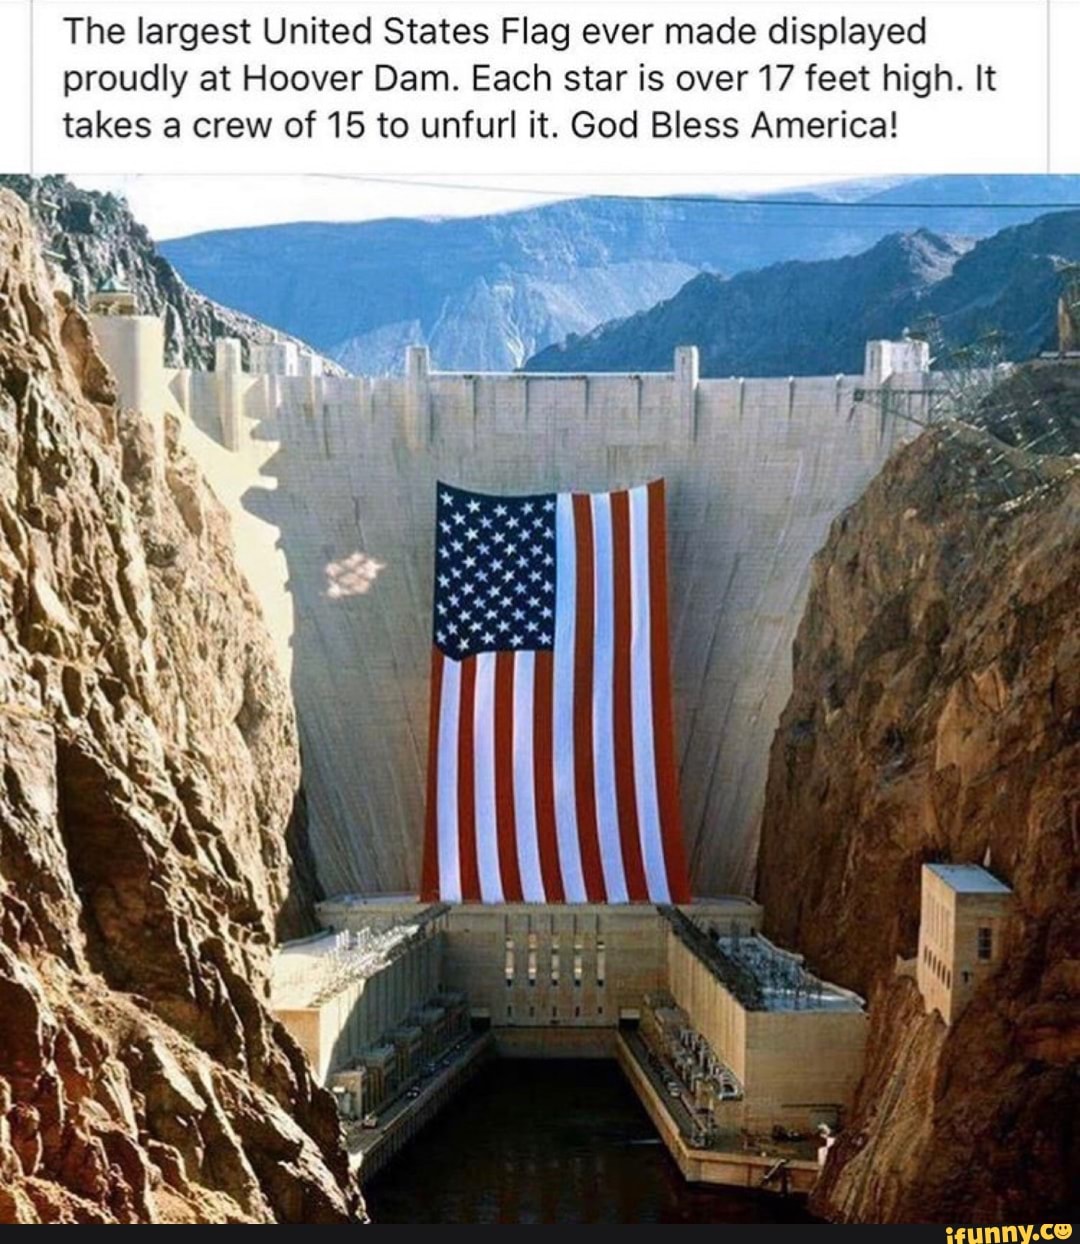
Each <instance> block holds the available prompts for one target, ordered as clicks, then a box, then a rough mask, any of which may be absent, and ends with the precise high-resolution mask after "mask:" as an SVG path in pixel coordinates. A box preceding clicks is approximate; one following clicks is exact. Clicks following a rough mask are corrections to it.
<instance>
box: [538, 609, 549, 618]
mask: <svg viewBox="0 0 1080 1244" xmlns="http://www.w3.org/2000/svg"><path fill="white" fill-rule="evenodd" d="M540 616H541V617H542V618H545V619H546V618H550V617H551V610H550V609H547V608H544V609H541V610H540Z"/></svg>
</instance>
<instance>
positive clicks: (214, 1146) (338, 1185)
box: [0, 189, 360, 1223]
mask: <svg viewBox="0 0 1080 1244" xmlns="http://www.w3.org/2000/svg"><path fill="white" fill-rule="evenodd" d="M177 432H178V429H177V426H176V424H175V423H172V422H169V423H161V424H159V425H158V426H157V427H155V426H153V425H152V424H151V422H150V421H149V420H148V419H146V418H143V417H142V416H141V415H139V414H135V413H133V412H130V411H127V410H123V409H121V408H120V407H119V406H118V404H117V402H116V394H115V390H114V382H113V379H112V377H111V375H110V374H109V372H108V371H107V369H106V367H105V366H104V364H103V362H102V359H101V358H100V357H99V355H98V353H97V348H96V346H95V344H94V341H93V339H92V337H91V335H90V332H89V327H88V324H87V321H86V320H85V319H84V318H83V317H82V315H81V314H80V313H79V312H78V311H77V310H75V309H74V307H73V306H72V305H71V304H70V303H69V302H68V301H67V299H66V298H63V297H62V296H61V297H59V298H58V297H57V295H56V294H55V293H54V291H53V288H52V284H51V279H50V277H49V274H48V273H47V271H46V269H45V267H44V264H43V262H42V260H41V258H40V255H39V253H38V249H37V239H36V236H35V232H34V229H33V227H32V225H31V222H30V219H29V217H28V215H27V213H26V211H25V209H24V207H23V206H22V204H21V203H19V201H18V200H17V199H16V198H15V197H14V196H12V195H11V194H9V193H8V192H6V191H4V190H2V189H0V771H2V777H3V780H2V782H0V1222H7V1223H10V1222H59V1223H136V1222H158V1223H161V1222H172V1223H190V1222H214V1223H223V1222H255V1223H270V1222H295V1221H305V1222H327V1223H329V1222H339V1223H342V1222H347V1221H351V1220H353V1219H355V1217H356V1216H357V1214H358V1213H359V1212H360V1206H359V1202H358V1198H357V1195H356V1193H355V1191H354V1189H353V1187H352V1185H351V1182H350V1178H349V1174H348V1168H347V1163H346V1160H345V1156H344V1153H343V1150H342V1149H341V1145H340V1135H339V1127H338V1121H337V1116H336V1111H335V1108H334V1104H333V1101H332V1099H331V1098H330V1096H329V1095H328V1094H326V1093H324V1092H323V1091H322V1090H321V1089H318V1088H317V1087H316V1086H315V1085H314V1083H313V1082H312V1080H311V1076H310V1073H309V1071H308V1068H307V1066H306V1063H305V1061H304V1059H303V1056H302V1055H301V1053H300V1051H299V1049H298V1048H297V1047H296V1046H295V1044H294V1043H293V1042H292V1040H291V1039H290V1038H289V1037H288V1035H287V1034H286V1033H285V1032H284V1030H283V1029H282V1028H281V1027H280V1025H278V1024H277V1023H276V1022H274V1020H273V1019H272V1017H271V1015H270V1013H269V1011H268V1009H267V1005H266V1002H267V984H266V980H267V970H268V960H269V955H270V952H271V949H272V946H273V944H274V941H275V937H276V936H279V935H289V934H290V933H295V932H297V931H302V930H303V928H304V927H305V925H304V921H305V919H306V916H305V913H306V912H307V911H308V910H309V909H310V903H311V899H312V895H313V891H312V889H311V888H310V881H309V880H306V879H305V878H306V877H307V876H308V874H307V871H306V863H305V845H304V843H305V830H304V820H303V816H302V809H298V808H297V807H296V801H297V791H298V788H299V778H300V766H299V756H298V749H297V735H296V723H295V718H294V713H293V708H292V704H291V701H290V697H289V691H288V686H287V684H286V683H285V681H284V680H283V678H282V676H281V674H280V673H279V671H278V669H277V667H276V665H275V661H274V655H273V648H272V644H271V641H270V640H269V639H268V637H267V635H266V632H265V630H264V627H263V624H262V621H261V618H260V611H259V607H258V604H257V602H256V600H255V597H254V596H253V594H252V592H251V590H250V589H249V587H248V586H247V583H246V581H245V579H244V578H243V576H242V574H241V572H240V570H239V568H238V566H237V563H236V560H235V558H234V556H233V549H232V538H231V532H230V523H229V519H228V517H227V515H226V513H225V512H224V510H223V509H222V508H221V507H220V506H219V505H218V503H217V502H216V501H215V499H214V498H213V496H212V495H211V494H210V492H209V490H208V489H207V488H206V486H205V485H204V483H203V481H202V479H201V477H200V474H199V472H198V470H197V468H196V467H195V465H194V463H193V462H192V461H191V460H190V458H188V457H187V456H186V455H185V454H184V453H183V452H182V450H181V449H180V447H179V444H178V436H177Z"/></svg>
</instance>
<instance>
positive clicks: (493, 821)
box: [473, 652, 503, 903]
mask: <svg viewBox="0 0 1080 1244" xmlns="http://www.w3.org/2000/svg"><path fill="white" fill-rule="evenodd" d="M473 781H474V783H475V787H474V789H475V793H476V869H477V872H478V873H479V875H480V901H481V902H482V903H501V902H502V899H503V892H502V874H501V873H500V871H499V827H498V819H497V817H496V813H495V653H494V652H481V653H479V655H478V656H477V657H476V701H475V703H474V705H473Z"/></svg>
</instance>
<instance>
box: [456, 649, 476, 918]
mask: <svg viewBox="0 0 1080 1244" xmlns="http://www.w3.org/2000/svg"><path fill="white" fill-rule="evenodd" d="M475 707H476V658H475V657H466V659H465V660H464V661H462V662H461V704H460V707H459V710H458V859H459V861H460V864H461V901H462V902H463V903H478V902H480V870H479V867H478V865H477V862H476V775H475V770H474V768H473V766H474V764H475V754H476V747H475V736H476V727H475V724H474V711H475Z"/></svg>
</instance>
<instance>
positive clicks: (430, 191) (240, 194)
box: [74, 175, 837, 241]
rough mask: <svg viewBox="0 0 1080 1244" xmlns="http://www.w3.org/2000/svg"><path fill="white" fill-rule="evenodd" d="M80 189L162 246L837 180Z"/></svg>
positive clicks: (189, 181)
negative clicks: (253, 228)
mask: <svg viewBox="0 0 1080 1244" xmlns="http://www.w3.org/2000/svg"><path fill="white" fill-rule="evenodd" d="M74 180H75V181H76V182H77V183H78V184H79V185H80V186H83V187H85V188H87V189H94V190H111V191H113V192H114V193H116V194H122V195H123V196H124V197H125V198H126V199H127V200H128V202H129V203H130V204H131V208H132V210H133V211H134V213H135V217H136V219H137V220H139V221H141V222H142V223H143V224H144V225H146V226H147V228H148V229H149V230H150V232H151V234H152V235H153V236H154V237H155V238H157V239H158V240H159V241H160V240H162V239H164V238H174V237H181V236H183V235H184V234H187V233H200V232H202V231H203V230H206V229H229V228H234V227H237V226H242V225H265V224H272V223H275V222H279V221H289V220H373V219H377V218H379V217H384V216H476V215H483V214H486V213H490V212H506V211H511V210H513V209H514V208H518V207H525V206H528V205H530V204H533V203H540V202H547V201H551V200H552V199H557V198H577V197H580V196H582V195H588V194H626V195H655V194H694V193H698V194H736V195H753V194H761V193H767V192H771V191H776V190H783V189H789V188H792V187H796V186H807V185H810V184H820V183H823V182H833V183H835V182H836V181H837V178H835V177H819V178H807V177H799V178H793V177H764V176H756V177H726V176H716V177H651V176H648V175H636V176H630V177H610V176H605V177H596V178H589V177H582V176H580V175H578V176H574V177H572V178H570V177H565V178H560V177H526V178H506V179H501V178H498V177H469V178H467V179H462V181H461V182H452V181H449V180H447V179H432V178H425V179H416V180H404V179H397V180H387V179H382V178H366V177H333V176H319V177H312V176H282V177H225V176H217V177H181V176H177V177H144V176H139V175H125V176H115V177H106V176H86V177H75V178H74Z"/></svg>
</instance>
